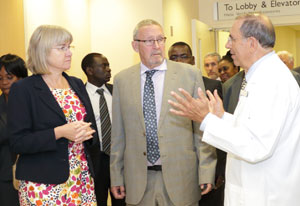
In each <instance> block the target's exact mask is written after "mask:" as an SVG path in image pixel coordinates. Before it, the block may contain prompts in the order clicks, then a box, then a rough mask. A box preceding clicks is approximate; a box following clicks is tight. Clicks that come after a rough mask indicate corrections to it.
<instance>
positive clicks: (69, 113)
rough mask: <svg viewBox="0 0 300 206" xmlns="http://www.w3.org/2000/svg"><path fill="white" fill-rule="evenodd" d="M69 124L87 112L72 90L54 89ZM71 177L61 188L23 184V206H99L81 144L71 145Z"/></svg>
mask: <svg viewBox="0 0 300 206" xmlns="http://www.w3.org/2000/svg"><path fill="white" fill-rule="evenodd" d="M51 92H52V94H53V95H54V97H55V99H56V100H57V102H58V104H59V105H60V107H61V108H62V110H63V112H64V114H65V116H66V120H67V121H68V122H73V121H80V120H82V119H83V118H84V116H85V114H86V112H85V108H84V106H83V105H82V104H81V102H80V100H79V98H78V97H77V95H76V94H75V93H74V91H73V90H72V89H70V88H69V89H51ZM68 154H69V168H70V174H69V178H68V180H67V181H66V182H64V183H62V184H57V185H55V184H41V183H35V182H30V181H25V180H21V185H20V189H19V200H20V205H21V206H41V205H42V206H56V205H62V206H77V205H81V206H96V205H97V203H96V196H95V190H94V180H93V178H92V177H91V174H90V172H89V168H88V163H87V160H86V156H85V153H84V146H83V144H82V143H75V142H71V141H69V145H68Z"/></svg>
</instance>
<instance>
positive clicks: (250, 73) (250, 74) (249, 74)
mask: <svg viewBox="0 0 300 206" xmlns="http://www.w3.org/2000/svg"><path fill="white" fill-rule="evenodd" d="M274 54H275V51H272V52H269V53H267V54H266V55H264V56H263V57H261V58H260V59H259V60H257V61H256V62H255V63H254V64H252V66H251V67H250V68H249V70H248V72H247V73H246V75H245V78H246V81H247V82H248V81H249V79H250V78H251V76H252V75H253V74H254V72H255V70H256V69H257V67H258V66H259V65H260V63H261V62H262V61H264V60H265V59H267V58H269V57H270V56H272V55H274Z"/></svg>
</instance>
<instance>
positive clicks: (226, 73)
mask: <svg viewBox="0 0 300 206" xmlns="http://www.w3.org/2000/svg"><path fill="white" fill-rule="evenodd" d="M218 71H219V74H220V78H221V82H222V83H224V82H226V81H227V80H228V79H230V78H231V77H232V76H233V75H235V74H236V73H238V72H239V71H240V67H239V66H235V65H234V63H233V59H232V58H231V54H230V51H228V52H227V53H226V55H225V56H223V57H222V58H221V59H220V61H219V64H218Z"/></svg>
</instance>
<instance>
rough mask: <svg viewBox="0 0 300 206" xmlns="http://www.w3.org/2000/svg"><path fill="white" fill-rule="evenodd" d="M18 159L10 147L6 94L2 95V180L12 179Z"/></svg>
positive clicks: (0, 116)
mask: <svg viewBox="0 0 300 206" xmlns="http://www.w3.org/2000/svg"><path fill="white" fill-rule="evenodd" d="M15 159H16V155H15V154H13V153H12V152H11V150H10V147H9V137H8V131H7V103H6V102H5V97H4V94H2V95H1V96H0V181H11V180H12V165H13V162H14V161H15Z"/></svg>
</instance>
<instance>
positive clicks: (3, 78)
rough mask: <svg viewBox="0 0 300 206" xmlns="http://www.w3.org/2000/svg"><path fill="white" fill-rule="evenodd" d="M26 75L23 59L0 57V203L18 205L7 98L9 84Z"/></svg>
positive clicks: (7, 205)
mask: <svg viewBox="0 0 300 206" xmlns="http://www.w3.org/2000/svg"><path fill="white" fill-rule="evenodd" d="M25 77H27V69H26V66H25V62H24V60H23V59H21V58H20V57H18V56H17V55H13V54H6V55H3V56H2V57H0V90H1V92H2V94H1V96H0V204H1V205H2V206H17V205H19V200H18V192H17V190H15V189H14V188H13V175H12V165H13V164H14V162H15V160H16V155H15V154H14V153H12V152H11V150H10V147H9V138H8V130H7V99H8V94H9V90H10V87H11V85H12V84H13V83H14V82H16V81H18V80H20V79H23V78H25Z"/></svg>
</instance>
